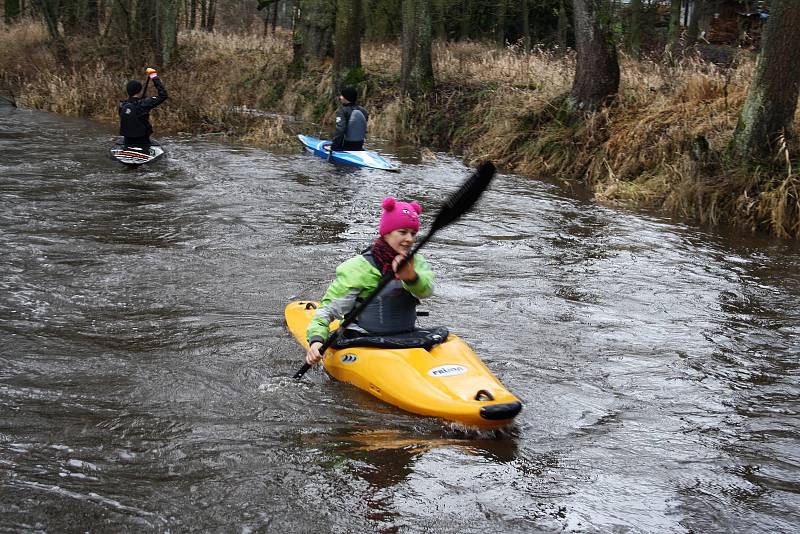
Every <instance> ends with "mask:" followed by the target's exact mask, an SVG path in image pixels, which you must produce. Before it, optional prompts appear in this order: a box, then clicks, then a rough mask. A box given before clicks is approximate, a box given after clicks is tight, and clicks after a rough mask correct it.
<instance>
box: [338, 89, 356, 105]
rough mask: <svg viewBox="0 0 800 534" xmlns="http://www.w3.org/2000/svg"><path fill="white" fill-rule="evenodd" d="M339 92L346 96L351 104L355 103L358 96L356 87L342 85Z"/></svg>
mask: <svg viewBox="0 0 800 534" xmlns="http://www.w3.org/2000/svg"><path fill="white" fill-rule="evenodd" d="M339 94H340V95H342V96H343V97H345V98H346V99H347V101H348V102H350V103H351V104H355V103H356V99H357V98H358V91H356V88H355V87H342V90H341V92H340V93H339Z"/></svg>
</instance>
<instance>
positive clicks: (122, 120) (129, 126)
mask: <svg viewBox="0 0 800 534" xmlns="http://www.w3.org/2000/svg"><path fill="white" fill-rule="evenodd" d="M149 126H150V122H149V120H148V113H147V112H146V111H143V110H142V108H141V107H140V106H139V105H138V102H135V101H134V102H131V101H130V100H125V101H123V102H120V103H119V134H120V135H122V136H124V137H145V136H148V135H150V133H151V131H152V130H150V127H149Z"/></svg>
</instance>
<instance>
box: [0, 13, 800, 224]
mask: <svg viewBox="0 0 800 534" xmlns="http://www.w3.org/2000/svg"><path fill="white" fill-rule="evenodd" d="M69 45H70V48H71V50H70V52H71V54H70V56H71V58H72V65H71V66H64V65H59V64H57V63H56V61H55V59H54V55H53V54H52V53H51V51H50V50H49V48H48V38H47V32H46V30H45V29H44V28H43V27H42V26H40V25H37V24H33V23H25V24H19V25H15V26H13V27H6V28H4V29H3V31H2V32H0V71H2V73H3V74H2V80H0V92H4V93H10V95H11V96H12V97H13V98H14V99H15V100H16V102H17V103H18V105H20V106H25V107H31V108H35V109H41V110H46V111H52V112H55V113H61V114H65V115H72V116H82V117H87V118H91V119H95V120H101V121H104V122H109V123H116V121H117V117H116V111H115V104H116V101H117V100H119V99H121V98H123V96H124V95H123V91H122V87H124V83H125V81H126V80H127V79H128V78H129V77H133V76H141V73H138V72H136V73H134V72H127V71H125V70H123V69H122V68H120V67H119V66H118V65H116V62H115V61H114V60H113V59H109V58H108V57H107V56H106V55H104V50H103V48H102V45H101V44H100V43H97V42H95V41H88V40H86V41H79V40H74V41H71V42H70V43H69ZM179 48H180V50H179V57H180V59H179V61H177V62H176V63H174V64H173V65H171V66H170V67H169V68H165V69H162V76H163V78H164V81H165V82H166V84H167V88H168V89H169V92H170V95H171V99H170V102H169V104H168V105H165V106H163V107H162V108H159V109H158V110H157V111H156V112H154V116H155V120H156V121H157V125H158V126H157V127H158V131H159V132H164V133H178V132H188V133H192V134H200V133H210V132H216V133H219V134H221V135H222V136H223V137H225V138H227V139H229V140H231V141H236V142H241V143H246V144H251V145H254V146H260V147H265V148H272V147H277V146H294V145H295V144H296V141H295V139H294V135H293V133H294V131H293V130H294V127H293V126H292V124H291V123H289V122H288V121H287V120H286V117H287V116H293V117H298V118H300V119H302V120H305V121H312V122H315V123H317V124H320V125H321V128H322V129H323V130H328V129H330V127H329V126H330V125H331V124H332V122H333V120H332V119H333V114H334V112H335V104H334V101H333V98H332V96H331V84H330V78H331V77H330V73H329V68H330V66H329V65H327V66H322V67H319V68H317V69H314V70H311V71H308V72H306V73H305V74H304V75H303V76H302V77H300V78H292V77H291V76H290V75H289V72H288V66H289V60H290V59H291V43H290V39H289V35H288V34H281V33H278V34H277V36H275V37H272V36H268V37H262V36H256V35H220V34H209V33H202V32H186V33H182V34H181V35H180V39H179ZM362 57H363V62H364V70H365V73H366V81H365V82H363V83H362V84H361V85H360V87H359V90H360V92H361V95H362V103H363V104H364V105H365V106H366V107H367V108H368V109H370V111H371V113H372V115H371V119H370V133H371V135H372V136H373V137H380V138H385V139H389V140H393V141H402V142H411V143H415V144H418V145H420V146H425V147H427V146H430V147H435V148H437V149H440V150H449V151H453V152H456V153H459V154H463V155H464V157H465V159H467V160H477V159H482V158H490V159H492V160H494V161H495V162H497V163H498V165H499V166H500V167H501V168H502V169H503V170H505V171H507V172H514V173H519V174H524V175H528V176H532V177H547V178H559V179H563V180H580V181H583V182H585V183H586V184H587V185H588V186H589V187H590V189H591V190H592V192H593V193H594V196H595V198H596V199H597V200H598V201H600V202H603V203H608V204H615V205H624V206H627V207H634V208H647V209H657V210H661V211H663V212H665V213H668V214H673V215H677V216H680V217H684V218H686V219H689V220H693V221H697V222H699V223H701V224H733V225H735V226H738V227H742V228H744V229H747V230H752V231H757V230H758V231H767V232H770V233H773V234H776V235H779V236H782V237H791V238H800V194H798V191H800V177H799V176H798V170H797V160H796V158H797V154H798V153H800V143H798V141H797V140H788V144H787V146H786V148H785V150H783V151H782V152H781V153H780V154H776V160H775V163H774V164H772V165H769V166H760V167H752V166H749V165H744V164H742V163H740V162H737V161H735V160H733V159H731V158H730V157H729V156H728V151H727V145H728V143H729V141H730V139H731V137H732V134H733V130H734V128H735V125H736V120H737V118H738V113H739V110H740V109H741V106H742V103H743V102H744V98H745V95H746V92H747V88H748V85H749V82H750V79H751V76H752V70H753V61H752V58H747V57H742V58H740V61H738V62H737V63H736V64H735V65H734V66H733V68H731V69H720V68H718V67H716V66H714V65H712V64H709V63H704V62H700V61H694V60H686V61H684V62H682V63H679V64H678V65H676V66H672V67H667V66H664V65H662V64H660V63H656V62H652V61H633V60H629V59H627V58H622V65H621V69H622V85H621V90H620V97H619V100H618V102H617V104H616V105H615V106H613V107H612V108H610V109H607V110H605V111H603V112H601V113H597V114H595V115H594V116H592V117H590V118H588V119H587V120H585V121H579V122H575V121H571V120H567V117H566V116H565V114H564V113H563V111H562V106H561V103H562V102H563V95H565V94H566V93H567V92H568V91H569V89H570V87H571V84H572V77H573V73H574V57H573V56H557V55H554V54H552V53H550V52H548V51H545V50H535V51H533V52H531V53H522V52H520V51H517V50H513V49H497V48H491V47H489V46H486V45H483V44H478V43H448V44H441V45H438V46H436V47H435V51H434V72H435V74H436V77H437V88H436V90H435V92H434V93H432V94H431V95H429V96H427V97H426V98H425V99H422V100H418V101H410V100H407V99H406V100H403V99H400V98H398V95H397V91H396V89H397V87H398V85H399V84H398V76H399V70H400V53H399V48H398V47H396V46H393V45H386V44H374V43H364V45H363V50H362ZM142 70H143V68H142ZM243 108H246V109H255V110H263V111H270V112H275V114H258V113H242V112H241V110H242V109H243ZM795 127H796V129H797V130H800V114H798V118H797V120H796V124H795ZM793 157H794V158H795V159H794V160H793V159H792V158H793Z"/></svg>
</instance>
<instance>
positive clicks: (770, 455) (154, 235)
mask: <svg viewBox="0 0 800 534" xmlns="http://www.w3.org/2000/svg"><path fill="white" fill-rule="evenodd" d="M112 134H113V131H112V130H111V129H109V128H108V127H106V126H103V125H98V124H95V123H90V122H87V121H81V120H74V119H66V118H63V117H58V116H55V115H49V114H45V113H39V112H32V111H26V110H15V109H13V108H9V107H5V108H0V347H1V348H0V531H2V532H40V531H48V532H86V531H93V532H103V531H137V532H138V531H155V532H186V531H215V532H251V531H260V532H322V533H324V532H404V533H405V532H412V533H416V532H460V533H461V532H467V533H471V532H475V533H478V532H480V533H483V532H487V531H488V532H551V531H567V532H765V533H766V532H770V533H771V532H791V531H796V530H797V528H798V526H800V496H799V495H798V493H799V492H800V447H799V446H798V445H799V443H798V426H799V425H798V412H800V400H799V398H798V393H799V392H800V385H798V375H800V371H799V370H798V367H799V366H800V306H799V305H798V303H800V248H799V247H798V246H797V245H796V244H792V243H786V242H782V241H778V240H774V239H771V238H767V237H753V236H750V235H743V234H741V233H736V232H731V233H730V234H722V233H712V232H709V231H705V230H702V229H697V228H694V227H691V226H688V225H685V224H681V223H676V222H673V221H670V220H668V219H665V218H659V217H656V216H648V215H642V214H633V213H630V212H625V211H618V210H613V209H609V208H605V207H601V206H598V205H595V204H592V203H590V202H587V201H585V200H581V199H579V198H572V197H570V196H567V195H565V194H564V193H563V192H562V191H561V189H560V188H559V187H557V186H555V185H553V184H548V183H544V182H540V181H536V180H531V179H526V178H523V177H517V176H512V175H500V176H498V178H497V179H496V180H495V182H494V184H493V186H492V188H491V189H490V190H489V191H488V192H487V193H486V194H485V195H484V197H483V199H482V200H481V203H480V204H479V207H478V209H477V210H476V211H474V212H472V213H470V214H468V215H467V216H465V217H464V218H462V219H461V220H460V221H458V222H457V223H455V224H454V225H452V226H451V227H448V228H446V229H445V230H442V231H441V232H440V233H439V234H437V236H436V238H435V239H433V240H432V241H431V242H430V243H429V245H428V247H427V248H426V256H427V258H428V260H429V261H430V262H431V263H432V265H433V267H434V271H435V273H436V276H437V284H438V285H437V292H436V295H435V296H434V297H433V298H431V299H430V300H429V301H428V302H427V303H426V306H425V309H427V310H429V311H430V312H431V316H430V317H429V318H424V322H423V325H424V326H432V325H439V324H441V325H446V326H449V327H450V329H451V330H452V331H454V332H456V333H457V334H459V335H460V336H461V337H463V338H464V339H465V340H466V341H467V342H468V343H470V345H471V346H472V347H473V348H474V349H475V351H476V352H477V353H478V354H479V355H480V356H481V358H482V359H483V360H484V362H485V363H486V364H487V365H488V366H489V368H491V369H492V370H493V371H494V372H495V374H496V375H497V376H498V378H499V379H500V380H501V381H502V382H503V383H504V384H505V385H506V386H507V387H508V388H509V389H510V390H511V391H512V392H514V393H515V394H516V395H517V396H519V397H520V398H521V399H523V400H524V402H525V408H524V410H523V411H522V413H521V414H520V415H519V416H518V418H517V421H516V424H515V426H514V427H513V428H511V429H510V430H509V431H507V432H505V433H502V434H500V435H466V434H464V433H462V432H459V431H457V430H455V429H452V428H450V427H449V426H448V425H446V424H444V423H442V422H441V421H438V420H435V419H430V418H424V417H418V416H414V415H411V414H407V413H404V412H402V411H400V410H398V409H395V408H393V407H391V406H388V405H385V404H382V403H381V402H380V401H378V400H376V399H374V398H372V397H371V396H369V395H367V394H365V393H362V392H360V391H358V390H356V389H355V388H353V387H351V386H348V385H344V384H341V383H337V382H333V381H332V380H331V379H329V378H328V377H327V376H326V375H325V374H324V372H323V371H321V370H319V369H315V370H313V371H311V372H309V373H308V374H307V375H306V378H305V379H304V380H302V381H301V382H299V383H298V382H296V381H294V380H292V379H290V378H288V377H289V376H290V375H291V374H292V373H293V372H294V371H295V370H297V368H298V367H299V365H300V363H301V358H302V351H301V350H300V349H299V347H298V346H297V345H296V343H295V342H294V341H293V339H292V338H291V336H290V335H289V334H288V332H287V331H286V329H285V326H284V323H283V308H284V306H285V304H286V303H287V302H289V301H290V300H291V299H294V298H319V297H320V296H321V294H322V292H323V291H324V289H325V287H326V285H327V283H328V282H329V281H330V280H331V279H332V276H333V270H334V267H335V265H336V264H337V263H338V262H340V261H342V260H344V259H346V258H348V257H349V256H351V255H353V254H354V253H356V252H357V251H358V250H359V249H361V248H362V247H364V246H365V245H366V244H368V243H369V242H370V241H371V239H372V237H373V234H374V232H375V228H376V224H377V218H378V216H379V209H378V206H379V203H380V201H381V200H382V198H383V197H384V196H386V195H397V196H400V197H402V198H406V199H415V200H418V201H420V202H421V204H422V205H423V206H424V207H426V208H427V212H426V213H427V214H428V216H429V217H428V221H427V224H429V223H430V218H431V216H432V214H434V213H435V212H436V209H437V206H438V203H439V202H441V201H442V199H443V198H444V197H445V196H446V195H447V194H449V193H450V192H451V191H453V190H454V189H455V188H456V187H458V185H459V184H460V183H461V181H462V180H463V179H464V178H465V177H466V176H467V174H468V173H469V169H467V168H466V167H464V166H463V165H462V164H461V163H460V162H459V161H458V160H456V159H453V158H450V157H447V156H444V155H441V156H440V157H439V158H438V159H436V160H435V161H427V162H423V161H420V160H419V159H418V158H415V156H414V154H413V153H411V152H409V153H408V154H405V155H400V156H395V158H396V161H398V162H401V163H402V172H401V173H400V174H389V173H383V172H380V171H369V170H346V169H338V168H335V167H334V166H332V165H329V164H327V163H326V162H324V161H322V160H319V159H316V158H313V157H311V156H308V155H305V154H303V153H301V151H300V149H299V147H298V150H297V151H296V152H295V153H290V154H271V153H268V152H265V151H262V150H256V149H251V148H242V147H236V146H228V145H222V144H217V143H214V142H211V141H202V140H197V139H180V138H173V139H162V142H163V143H164V145H165V148H166V149H167V151H168V154H167V157H166V159H164V160H162V161H160V162H159V163H157V164H154V165H153V166H152V167H150V168H139V169H128V168H124V167H122V166H118V164H116V163H114V162H112V161H110V160H109V158H108V156H107V155H106V152H105V149H106V147H107V146H108V145H109V143H110V140H111V138H112ZM427 224H426V221H424V220H423V232H425V231H426V228H427Z"/></svg>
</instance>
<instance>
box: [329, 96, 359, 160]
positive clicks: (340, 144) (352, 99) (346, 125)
mask: <svg viewBox="0 0 800 534" xmlns="http://www.w3.org/2000/svg"><path fill="white" fill-rule="evenodd" d="M357 99H358V91H356V89H355V88H354V87H343V88H342V90H341V92H340V93H339V102H340V104H341V105H340V106H339V109H338V110H336V131H335V132H334V134H333V143H332V144H331V145H329V146H327V147H326V148H327V149H328V150H364V138H365V137H366V135H367V120H369V113H367V110H366V109H364V108H362V107H361V106H359V105H357V104H356V100H357Z"/></svg>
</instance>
